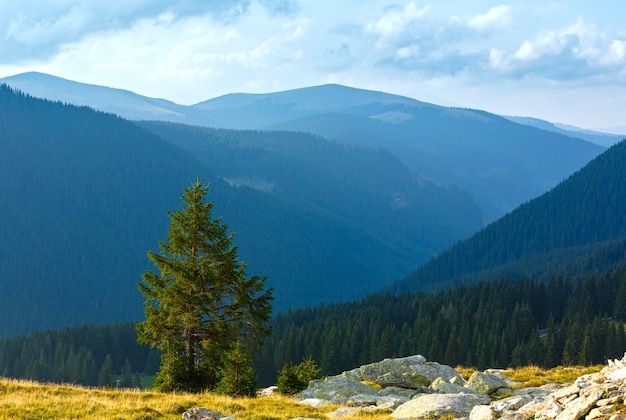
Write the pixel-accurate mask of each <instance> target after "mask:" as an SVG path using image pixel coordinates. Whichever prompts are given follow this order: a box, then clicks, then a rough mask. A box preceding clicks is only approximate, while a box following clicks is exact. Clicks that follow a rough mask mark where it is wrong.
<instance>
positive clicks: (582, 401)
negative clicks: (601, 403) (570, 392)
mask: <svg viewBox="0 0 626 420" xmlns="http://www.w3.org/2000/svg"><path fill="white" fill-rule="evenodd" d="M603 392H604V391H603V390H602V389H601V388H594V389H591V390H590V392H588V393H587V394H586V395H581V396H580V397H579V398H576V399H575V400H574V401H571V402H569V403H568V404H567V405H566V406H565V408H564V409H563V411H562V412H561V413H559V415H558V416H556V419H557V420H576V419H578V418H580V417H582V416H584V415H586V414H587V413H589V411H590V410H591V409H592V408H593V407H594V406H595V405H596V402H597V401H598V400H599V399H600V398H602V394H603Z"/></svg>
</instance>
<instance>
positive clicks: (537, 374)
mask: <svg viewBox="0 0 626 420" xmlns="http://www.w3.org/2000/svg"><path fill="white" fill-rule="evenodd" d="M603 367H604V366H603V365H595V366H567V367H563V366H558V367H555V368H552V369H549V370H545V369H542V368H540V367H537V366H526V367H521V368H515V369H512V368H509V369H507V370H505V371H503V372H502V374H503V375H504V376H506V377H507V378H509V379H512V380H514V381H517V382H520V383H522V385H521V386H519V387H518V388H528V387H532V386H541V385H545V384H548V383H559V384H567V383H571V382H574V381H575V380H576V378H578V377H580V376H582V375H586V374H588V373H595V372H599V371H600V370H602V368H603Z"/></svg>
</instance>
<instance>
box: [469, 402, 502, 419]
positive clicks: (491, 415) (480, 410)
mask: <svg viewBox="0 0 626 420" xmlns="http://www.w3.org/2000/svg"><path fill="white" fill-rule="evenodd" d="M495 419H496V413H495V411H494V410H493V407H491V406H489V405H477V406H474V408H472V411H471V412H470V415H469V420H495Z"/></svg>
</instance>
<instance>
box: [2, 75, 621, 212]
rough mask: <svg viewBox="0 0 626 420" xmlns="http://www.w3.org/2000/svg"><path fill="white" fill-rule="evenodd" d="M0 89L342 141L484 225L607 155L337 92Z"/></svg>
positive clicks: (566, 141) (492, 120)
mask: <svg viewBox="0 0 626 420" xmlns="http://www.w3.org/2000/svg"><path fill="white" fill-rule="evenodd" d="M0 82H4V83H7V84H9V85H11V86H13V87H15V88H18V89H20V90H22V91H24V92H27V93H29V94H31V95H33V96H37V97H42V98H47V99H51V100H59V101H62V102H66V103H71V104H75V105H87V106H90V107H93V108H94V109H98V110H102V111H106V112H111V113H115V114H117V115H120V116H122V117H124V118H127V119H131V120H160V121H169V122H177V123H184V124H187V125H199V126H205V127H212V128H230V129H253V130H286V131H298V132H308V133H311V134H315V135H319V136H322V137H324V138H326V139H328V140H331V141H335V142H340V143H343V144H349V145H358V146H365V147H370V148H383V149H385V150H387V151H389V152H391V153H393V154H394V155H396V156H397V158H398V159H400V161H401V162H402V163H404V164H405V165H406V166H407V167H408V168H409V169H410V170H411V171H413V172H415V173H416V174H418V175H420V176H424V177H429V178H432V179H434V180H435V181H436V182H438V183H440V184H443V185H454V186H456V187H458V188H460V189H463V190H465V191H467V192H469V193H470V194H471V195H472V196H473V197H474V199H475V200H476V202H477V203H478V205H479V206H480V207H481V209H482V211H483V216H484V222H485V223H487V222H490V221H493V220H496V219H497V218H498V217H501V216H502V215H504V214H506V213H507V212H509V211H511V210H513V209H514V208H516V207H517V206H519V205H520V204H522V203H523V202H526V201H528V200H530V199H532V198H534V197H536V196H538V195H540V194H542V193H544V192H545V191H547V190H549V189H550V188H552V187H553V186H555V185H556V184H557V183H558V182H560V181H561V180H563V179H565V178H566V177H567V176H569V175H570V174H571V173H572V172H574V171H576V170H577V169H579V168H581V167H582V166H583V165H584V164H585V163H587V162H588V161H589V160H591V159H592V158H593V157H595V156H597V155H598V154H599V153H601V152H602V151H603V150H604V149H605V147H604V146H601V145H598V144H595V143H590V142H589V141H587V140H589V139H590V138H589V137H587V140H585V139H583V137H584V136H583V135H582V134H581V131H580V130H565V129H563V128H561V129H559V130H554V129H549V130H545V129H544V128H545V127H539V128H538V124H536V121H535V120H528V119H517V122H522V123H523V124H519V123H516V122H513V121H511V120H510V119H507V118H503V117H500V116H498V115H494V114H489V113H486V112H483V111H478V110H471V109H460V108H447V107H441V106H437V105H433V104H428V103H425V102H420V101H417V100H415V99H411V98H407V97H403V96H398V95H391V94H387V93H384V92H375V91H368V90H363V89H355V88H350V87H346V86H341V85H323V86H314V87H307V88H301V89H294V90H290V91H284V92H276V93H268V94H244V93H234V94H228V95H224V96H220V97H217V98H213V99H210V100H207V101H204V102H201V103H198V104H195V105H191V106H183V105H178V104H175V103H173V102H170V101H166V100H163V99H153V98H147V97H144V96H140V95H137V94H135V93H132V92H129V91H125V90H120V89H111V88H107V87H102V86H95V85H87V84H82V83H77V82H73V81H69V80H65V79H61V78H58V77H54V76H50V75H45V74H41V73H24V74H20V75H16V76H11V77H7V78H4V79H0ZM546 124H550V123H547V122H546ZM587 134H589V133H587ZM594 138H595V139H596V140H597V139H601V141H602V143H603V144H607V143H611V142H616V141H617V140H619V137H618V136H602V135H601V134H598V135H597V137H594Z"/></svg>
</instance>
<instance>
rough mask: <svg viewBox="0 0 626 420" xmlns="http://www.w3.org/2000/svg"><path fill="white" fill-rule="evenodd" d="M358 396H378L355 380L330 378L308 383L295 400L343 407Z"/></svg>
mask: <svg viewBox="0 0 626 420" xmlns="http://www.w3.org/2000/svg"><path fill="white" fill-rule="evenodd" d="M359 394H363V395H373V396H378V392H377V390H375V389H374V388H372V387H369V386H367V385H364V384H362V383H361V382H359V381H357V380H356V379H353V378H348V377H345V376H330V377H328V378H326V379H323V380H321V379H315V380H313V381H311V382H309V387H308V388H307V389H305V390H304V391H302V392H300V393H298V394H297V395H296V399H298V400H305V399H309V398H317V399H321V400H326V401H329V402H330V403H332V404H337V405H344V404H345V403H346V402H347V401H348V399H350V398H351V397H354V396H355V395H359Z"/></svg>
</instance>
